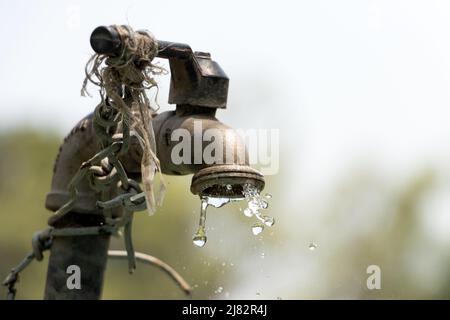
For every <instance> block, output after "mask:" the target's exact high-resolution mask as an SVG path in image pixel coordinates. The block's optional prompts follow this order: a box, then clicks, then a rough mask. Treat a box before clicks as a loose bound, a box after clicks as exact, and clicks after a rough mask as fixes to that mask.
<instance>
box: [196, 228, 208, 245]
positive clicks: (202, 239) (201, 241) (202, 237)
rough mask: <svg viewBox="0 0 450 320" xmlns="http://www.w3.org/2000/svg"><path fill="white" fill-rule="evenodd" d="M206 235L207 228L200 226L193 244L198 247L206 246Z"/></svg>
mask: <svg viewBox="0 0 450 320" xmlns="http://www.w3.org/2000/svg"><path fill="white" fill-rule="evenodd" d="M206 240H207V238H206V233H205V227H204V226H200V227H199V228H198V230H197V232H196V233H195V235H194V237H193V238H192V242H193V243H194V244H195V245H196V246H197V247H200V248H201V247H203V246H204V245H205V244H206Z"/></svg>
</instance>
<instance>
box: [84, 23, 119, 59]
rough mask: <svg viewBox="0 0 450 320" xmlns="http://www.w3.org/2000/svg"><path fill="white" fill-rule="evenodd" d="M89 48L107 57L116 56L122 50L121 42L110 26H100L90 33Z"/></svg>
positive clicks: (115, 31)
mask: <svg viewBox="0 0 450 320" xmlns="http://www.w3.org/2000/svg"><path fill="white" fill-rule="evenodd" d="M90 42H91V47H92V49H93V50H94V51H95V52H97V53H98V54H106V55H108V56H116V55H118V54H120V51H121V49H122V41H121V39H120V36H119V33H118V32H117V30H116V29H115V28H114V27H112V26H108V27H106V26H100V27H97V28H95V30H94V31H92V34H91V38H90Z"/></svg>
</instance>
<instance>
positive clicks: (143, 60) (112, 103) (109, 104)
mask: <svg viewBox="0 0 450 320" xmlns="http://www.w3.org/2000/svg"><path fill="white" fill-rule="evenodd" d="M114 27H115V28H116V30H117V32H118V33H119V36H120V38H121V40H122V48H123V49H122V53H121V54H120V55H119V56H117V57H110V56H107V55H103V54H94V55H93V56H92V57H91V58H90V59H89V61H88V62H87V64H86V68H85V73H86V78H85V80H84V82H83V86H82V88H81V95H82V96H86V95H88V96H90V94H89V92H88V91H87V85H88V83H89V82H91V83H93V84H94V85H96V86H98V87H99V93H100V97H101V100H102V102H101V103H102V104H103V108H104V109H105V110H107V109H114V111H115V112H118V114H119V115H121V117H120V119H121V120H120V121H122V122H123V123H122V126H123V125H128V126H129V128H130V130H131V132H132V134H133V135H134V136H136V137H137V139H138V141H139V144H140V146H141V148H142V153H143V154H142V160H141V174H142V183H143V190H144V193H145V199H146V203H147V210H148V212H149V214H154V212H155V211H156V206H157V205H161V204H162V201H163V198H164V194H165V189H166V186H165V183H164V180H163V177H162V174H161V166H160V163H159V160H158V158H157V156H156V142H155V133H154V131H153V126H152V116H153V114H155V113H156V112H157V110H158V109H159V106H158V104H157V97H158V84H157V83H156V81H155V79H154V76H155V75H162V74H167V71H166V70H165V69H164V68H163V67H161V66H159V65H157V64H153V63H152V61H153V59H154V58H155V57H156V55H157V54H158V42H157V41H156V40H155V38H154V37H153V36H152V35H151V34H150V33H148V32H146V31H136V32H135V31H133V30H132V29H131V27H129V26H123V25H120V26H119V25H116V26H114ZM152 88H155V89H156V96H155V100H154V104H155V105H156V108H153V107H152V104H151V102H150V99H149V98H148V96H147V91H148V90H150V89H152ZM157 173H158V174H159V184H160V187H159V191H158V192H157V196H156V198H155V192H154V187H153V186H154V181H155V176H156V174H157Z"/></svg>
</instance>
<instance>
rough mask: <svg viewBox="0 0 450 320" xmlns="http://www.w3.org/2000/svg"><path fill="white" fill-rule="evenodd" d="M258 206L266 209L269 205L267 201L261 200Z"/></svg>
mask: <svg viewBox="0 0 450 320" xmlns="http://www.w3.org/2000/svg"><path fill="white" fill-rule="evenodd" d="M260 207H261V209H267V208H268V207H269V203H268V202H267V201H264V200H261V203H260Z"/></svg>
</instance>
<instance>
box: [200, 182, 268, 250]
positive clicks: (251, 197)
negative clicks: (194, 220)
mask: <svg viewBox="0 0 450 320" xmlns="http://www.w3.org/2000/svg"><path fill="white" fill-rule="evenodd" d="M226 188H227V190H231V189H232V186H231V185H227V186H226ZM271 197H272V196H271V195H269V194H266V195H265V196H264V197H263V196H261V195H260V192H259V190H258V189H257V188H256V187H255V186H253V185H251V184H245V185H244V186H243V192H242V197H241V198H227V197H209V196H202V197H201V212H200V221H199V227H198V229H197V232H196V233H195V235H194V237H193V238H192V242H193V243H194V245H196V246H197V247H203V246H204V245H205V244H206V240H207V237H206V210H207V208H208V206H213V207H215V208H220V207H223V206H224V205H226V204H227V203H230V202H232V201H241V200H246V201H247V208H245V209H244V210H241V211H243V214H244V215H245V216H246V217H249V218H252V217H256V219H257V221H256V222H255V223H254V224H253V225H252V227H251V230H252V233H253V234H254V235H255V236H256V235H258V234H260V233H261V232H263V231H264V228H265V227H271V226H273V225H274V224H275V219H274V218H273V217H270V216H268V215H263V214H262V213H261V210H266V209H267V208H268V207H269V203H268V202H267V201H266V200H265V199H270V198H271ZM264 198H265V199H264Z"/></svg>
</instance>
